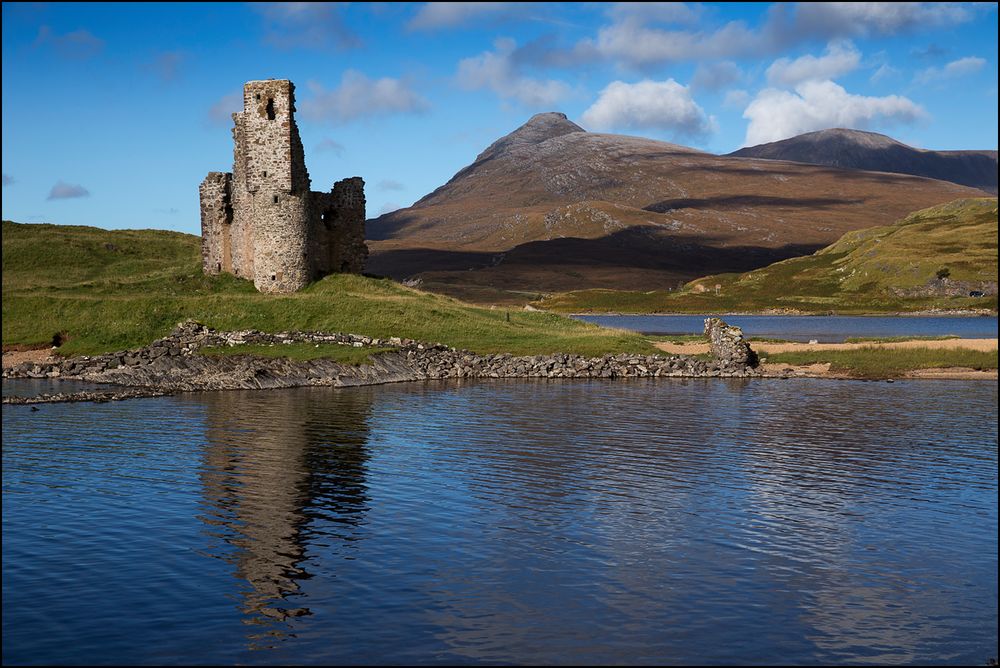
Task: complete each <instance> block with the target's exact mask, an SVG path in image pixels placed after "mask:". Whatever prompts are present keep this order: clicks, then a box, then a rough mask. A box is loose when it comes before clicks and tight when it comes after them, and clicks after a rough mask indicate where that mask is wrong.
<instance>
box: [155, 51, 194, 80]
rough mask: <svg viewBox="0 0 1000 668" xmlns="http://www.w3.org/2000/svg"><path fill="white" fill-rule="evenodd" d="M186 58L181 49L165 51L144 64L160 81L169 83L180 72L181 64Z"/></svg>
mask: <svg viewBox="0 0 1000 668" xmlns="http://www.w3.org/2000/svg"><path fill="white" fill-rule="evenodd" d="M186 59H187V55H186V54H184V53H183V52H181V51H166V52H164V53H161V54H160V55H158V56H157V57H156V58H154V59H153V61H152V62H151V63H148V64H147V65H146V69H148V70H150V71H152V72H153V73H154V74H156V76H158V77H159V78H160V80H161V81H163V82H165V83H169V82H171V81H174V80H175V79H177V77H178V75H179V74H180V69H181V64H182V63H183V62H184V61H185V60H186Z"/></svg>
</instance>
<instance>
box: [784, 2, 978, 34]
mask: <svg viewBox="0 0 1000 668" xmlns="http://www.w3.org/2000/svg"><path fill="white" fill-rule="evenodd" d="M972 18H973V13H972V12H971V11H970V9H969V7H967V6H966V5H965V4H964V3H958V2H800V3H798V6H797V8H796V22H797V24H798V25H799V28H800V29H802V30H804V31H806V32H810V33H813V34H825V35H831V36H833V35H842V36H849V35H869V34H872V33H880V34H883V35H893V34H896V33H900V32H910V31H916V30H922V29H926V28H934V27H942V26H949V25H956V24H958V23H964V22H965V21H968V20H970V19H972Z"/></svg>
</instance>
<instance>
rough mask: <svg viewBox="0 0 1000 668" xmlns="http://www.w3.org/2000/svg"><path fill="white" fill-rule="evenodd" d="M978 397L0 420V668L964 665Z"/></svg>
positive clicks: (740, 394)
mask: <svg viewBox="0 0 1000 668" xmlns="http://www.w3.org/2000/svg"><path fill="white" fill-rule="evenodd" d="M996 417H997V387H996V385H995V384H990V383H975V382H957V381H956V382H949V381H939V382H916V381H912V382H897V383H895V384H892V385H889V384H885V383H862V382H830V381H822V380H801V381H799V380H796V381H759V380H758V381H751V382H745V381H720V380H682V379H676V380H671V381H669V382H664V381H659V382H645V381H641V382H618V383H602V382H576V383H573V382H566V383H555V382H553V383H547V382H536V383H532V382H498V383H478V384H467V385H465V386H457V385H447V384H440V385H400V386H386V387H377V388H355V389H351V390H334V389H301V390H291V391H274V392H257V393H253V392H248V393H241V392H230V393H206V394H203V395H187V396H184V397H174V398H159V399H147V400H138V401H131V402H124V403H119V404H99V405H94V404H63V405H47V406H43V407H42V408H41V410H39V411H37V412H30V409H29V408H28V407H4V409H3V437H4V439H3V489H4V501H3V504H4V505H3V538H4V540H3V576H4V577H3V597H4V609H5V613H4V616H3V634H4V637H3V640H4V645H3V647H4V649H3V656H4V662H5V663H48V662H55V663H91V662H98V663H129V662H136V663H190V662H206V663H211V662H221V663H279V662H280V663H323V662H326V663H330V662H341V663H386V662H390V663H410V662H420V663H468V662H490V663H497V662H500V663H510V662H515V663H539V662H540V663H579V662H584V663H772V662H774V663H790V662H791V663H828V662H851V663H864V662H871V663H938V662H949V663H983V662H984V661H985V660H986V658H987V657H989V656H996V644H997V632H996V627H997V423H996Z"/></svg>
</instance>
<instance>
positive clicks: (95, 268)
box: [3, 221, 655, 355]
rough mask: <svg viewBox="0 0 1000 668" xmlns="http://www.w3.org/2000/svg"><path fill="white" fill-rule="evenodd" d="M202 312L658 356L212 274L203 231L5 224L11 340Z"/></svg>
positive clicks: (388, 302)
mask: <svg viewBox="0 0 1000 668" xmlns="http://www.w3.org/2000/svg"><path fill="white" fill-rule="evenodd" d="M186 319H193V320H197V321H199V322H202V323H204V324H206V325H209V326H211V327H215V328H217V329H225V330H238V329H251V328H252V329H260V330H263V331H270V332H277V331H286V330H296V329H298V330H321V331H339V332H352V333H356V334H363V335H366V336H376V337H390V336H400V337H407V338H413V339H419V340H425V341H434V342H441V343H446V344H448V345H451V346H455V347H459V348H467V349H470V350H473V351H475V352H479V353H494V352H511V353H516V354H544V353H554V352H566V353H577V354H581V355H602V354H605V353H609V352H642V353H653V352H655V349H654V348H653V347H652V345H651V344H650V343H649V342H648V341H646V339H645V338H644V337H642V336H640V335H638V334H633V333H629V332H624V331H620V330H610V329H605V328H601V327H596V326H594V325H590V324H587V323H583V322H579V321H576V320H571V319H569V318H565V317H562V316H559V315H555V314H551V313H538V312H529V311H522V310H504V309H499V308H497V309H490V308H483V307H476V306H471V305H469V304H465V303H463V302H460V301H457V300H455V299H452V298H449V297H443V296H440V295H434V294H430V293H427V292H421V291H419V290H413V289H410V288H406V287H403V286H401V285H399V284H398V283H395V282H393V281H390V280H387V279H376V278H368V277H365V276H358V275H348V274H340V275H334V276H329V277H327V278H325V279H323V280H321V281H318V282H317V283H314V284H313V285H311V286H309V287H308V288H306V289H305V290H303V291H301V292H298V293H295V294H291V295H264V294H260V293H258V292H257V291H256V290H255V289H254V287H253V285H252V284H251V283H250V282H248V281H243V280H239V279H237V278H234V277H232V276H228V275H223V276H214V277H209V276H204V275H203V274H202V272H201V259H200V239H199V238H198V237H196V236H193V235H189V234H181V233H178V232H168V231H161V230H115V231H109V230H103V229H98V228H93V227H79V226H65V225H47V224H39V225H34V224H19V223H14V222H9V221H4V222H3V343H4V344H5V345H8V344H22V345H36V344H45V343H48V342H51V341H52V338H53V336H54V335H55V334H57V333H64V334H65V340H66V342H65V343H64V345H63V346H62V348H61V352H62V353H63V354H67V355H80V354H97V353H103V352H111V351H115V350H122V349H128V348H134V347H138V346H142V345H145V344H147V343H149V342H150V341H152V340H154V339H156V338H158V337H161V336H164V335H166V334H167V333H168V332H169V331H170V330H171V329H172V328H173V326H174V325H175V324H176V323H177V322H179V321H181V320H186Z"/></svg>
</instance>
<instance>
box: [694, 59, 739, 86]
mask: <svg viewBox="0 0 1000 668" xmlns="http://www.w3.org/2000/svg"><path fill="white" fill-rule="evenodd" d="M742 79H743V70H741V69H740V68H739V66H738V65H737V64H736V63H734V62H732V61H728V60H724V61H722V62H719V63H713V64H711V65H705V64H701V65H698V68H697V69H696V70H695V72H694V77H692V78H691V87H692V88H694V89H703V90H719V89H720V88H725V87H726V86H729V85H730V84H734V83H736V82H737V81H740V80H742Z"/></svg>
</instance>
